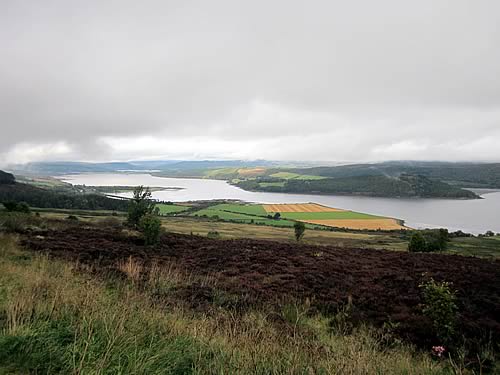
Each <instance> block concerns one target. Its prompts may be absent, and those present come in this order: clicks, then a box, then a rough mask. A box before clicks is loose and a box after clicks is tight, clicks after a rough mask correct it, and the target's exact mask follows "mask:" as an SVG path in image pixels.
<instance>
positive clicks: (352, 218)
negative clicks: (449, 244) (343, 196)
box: [263, 203, 407, 230]
mask: <svg viewBox="0 0 500 375" xmlns="http://www.w3.org/2000/svg"><path fill="white" fill-rule="evenodd" d="M263 206H264V209H265V210H266V211H267V212H269V213H274V212H279V213H280V214H281V217H282V218H285V219H289V220H297V221H303V222H305V223H309V224H316V225H323V226H328V227H336V228H348V229H356V230H379V229H380V230H401V229H407V228H406V227H404V226H403V225H401V224H400V223H399V222H398V221H397V220H396V219H392V218H386V217H381V216H375V215H369V214H364V213H361V212H354V211H347V210H341V209H337V208H332V207H327V206H322V205H319V204H316V203H307V204H266V205H263Z"/></svg>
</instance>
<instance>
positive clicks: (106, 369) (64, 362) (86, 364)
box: [0, 234, 451, 374]
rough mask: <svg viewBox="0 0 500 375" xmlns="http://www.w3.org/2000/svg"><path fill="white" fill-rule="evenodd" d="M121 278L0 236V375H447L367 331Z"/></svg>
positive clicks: (162, 273) (165, 280)
mask: <svg viewBox="0 0 500 375" xmlns="http://www.w3.org/2000/svg"><path fill="white" fill-rule="evenodd" d="M121 269H122V270H123V274H124V276H126V277H125V278H124V279H122V278H116V277H113V276H112V275H106V274H103V275H101V277H98V278H96V277H92V276H91V274H89V273H86V270H85V269H81V268H78V266H77V265H76V264H72V263H69V262H64V261H56V260H50V259H49V258H47V257H45V256H37V255H34V254H32V253H26V252H23V251H22V250H21V249H19V248H18V246H17V245H16V243H15V238H14V237H12V236H9V235H3V234H0V316H2V317H3V319H1V320H0V373H40V374H43V373H47V374H57V373H61V374H66V373H100V374H115V373H123V374H127V373H138V374H139V373H143V374H208V373H210V374H227V373H239V374H270V373H273V374H311V373H318V374H320V373H321V374H322V373H324V374H327V373H328V374H344V373H346V371H348V372H349V373H355V374H358V373H359V374H360V373H381V374H382V373H383V374H402V373H405V374H449V373H451V370H449V369H446V368H445V363H443V362H441V363H438V362H434V361H432V360H431V359H430V357H429V356H426V355H423V354H418V353H415V352H413V351H412V350H411V349H410V348H408V347H406V346H403V345H397V346H396V347H394V348H392V349H390V348H383V347H382V346H381V345H380V342H379V341H378V336H376V335H374V334H373V333H372V331H370V330H368V329H360V330H356V331H354V333H353V334H351V335H348V336H344V335H342V333H341V332H337V331H332V329H331V327H329V324H328V320H327V319H325V318H324V317H323V316H321V315H317V314H306V313H307V308H304V307H302V305H300V304H294V305H285V306H284V307H283V310H282V311H281V312H280V313H279V314H280V315H281V316H280V319H270V317H269V315H268V314H267V313H266V311H259V310H250V311H248V312H246V313H241V314H238V313H235V312H234V311H231V310H228V309H227V308H225V307H224V301H225V300H227V299H228V298H237V296H232V297H231V296H226V295H224V293H223V292H222V291H221V293H220V296H219V298H217V299H216V300H214V301H213V304H214V307H215V309H214V310H213V311H212V312H211V313H210V314H205V313H203V312H199V311H192V310H190V309H189V308H182V301H181V300H179V301H177V300H176V299H175V297H171V296H175V290H179V289H182V288H183V287H184V288H186V287H191V288H192V287H199V285H200V284H199V283H200V282H204V283H210V280H204V281H202V280H197V279H196V276H195V275H185V274H183V273H182V272H180V271H178V270H176V269H175V267H173V268H172V267H171V268H168V269H160V268H153V269H151V270H150V271H148V273H146V274H145V279H144V281H143V282H144V284H142V285H141V284H139V283H138V279H137V274H138V272H139V271H141V270H142V268H141V266H140V265H139V264H136V263H134V262H133V261H130V262H129V263H124V264H122V266H121ZM162 295H163V296H166V298H168V299H169V301H170V302H169V307H168V309H165V305H164V304H163V303H162V302H161V299H160V300H159V299H158V296H162ZM280 320H282V321H283V322H288V323H286V325H285V326H283V325H280V324H277V323H276V322H277V321H280ZM284 327H288V328H286V329H284Z"/></svg>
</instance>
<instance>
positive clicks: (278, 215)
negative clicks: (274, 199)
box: [273, 212, 281, 220]
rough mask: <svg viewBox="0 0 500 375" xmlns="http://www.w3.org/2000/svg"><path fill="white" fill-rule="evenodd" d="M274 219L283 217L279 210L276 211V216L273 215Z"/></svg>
mask: <svg viewBox="0 0 500 375" xmlns="http://www.w3.org/2000/svg"><path fill="white" fill-rule="evenodd" d="M273 219H274V220H279V219H281V214H280V213H279V212H276V213H275V214H274V216H273Z"/></svg>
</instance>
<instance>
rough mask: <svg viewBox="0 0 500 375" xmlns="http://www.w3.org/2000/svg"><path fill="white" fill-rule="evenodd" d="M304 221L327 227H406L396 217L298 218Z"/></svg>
mask: <svg viewBox="0 0 500 375" xmlns="http://www.w3.org/2000/svg"><path fill="white" fill-rule="evenodd" d="M300 221H303V222H304V223H309V224H318V225H324V226H328V227H336V228H348V229H368V230H400V229H408V228H407V227H405V226H402V225H401V224H399V223H398V221H397V220H396V219H333V220H300Z"/></svg>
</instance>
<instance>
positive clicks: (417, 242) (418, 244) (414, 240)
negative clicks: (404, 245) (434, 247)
mask: <svg viewBox="0 0 500 375" xmlns="http://www.w3.org/2000/svg"><path fill="white" fill-rule="evenodd" d="M426 249H427V244H426V242H425V238H424V236H423V235H422V233H420V232H415V233H413V234H412V235H411V238H410V242H409V243H408V251H409V252H411V253H418V252H424V251H426Z"/></svg>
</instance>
